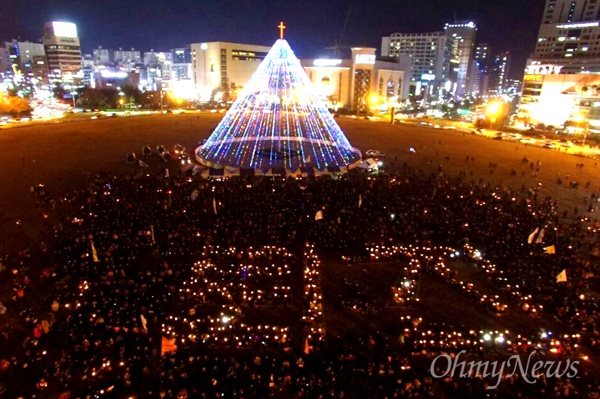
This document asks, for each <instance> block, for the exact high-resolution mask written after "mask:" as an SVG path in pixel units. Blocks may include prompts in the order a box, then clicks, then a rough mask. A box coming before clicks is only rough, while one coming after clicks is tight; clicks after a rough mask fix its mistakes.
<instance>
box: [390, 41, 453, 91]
mask: <svg viewBox="0 0 600 399" xmlns="http://www.w3.org/2000/svg"><path fill="white" fill-rule="evenodd" d="M450 48H451V47H450V43H449V42H448V38H447V37H446V35H445V34H444V32H430V33H393V34H391V35H390V36H388V37H383V38H382V41H381V55H382V56H384V57H399V56H408V57H409V59H410V65H411V68H410V76H409V77H408V82H407V83H408V85H407V90H408V93H409V94H410V95H411V96H412V95H417V96H424V97H428V95H429V96H431V95H433V96H436V95H437V94H438V92H439V90H440V89H441V88H446V89H449V88H450V85H449V68H450Z"/></svg>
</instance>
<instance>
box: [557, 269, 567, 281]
mask: <svg viewBox="0 0 600 399" xmlns="http://www.w3.org/2000/svg"><path fill="white" fill-rule="evenodd" d="M556 282H557V283H566V282H567V269H563V271H562V272H560V273H559V274H558V276H556Z"/></svg>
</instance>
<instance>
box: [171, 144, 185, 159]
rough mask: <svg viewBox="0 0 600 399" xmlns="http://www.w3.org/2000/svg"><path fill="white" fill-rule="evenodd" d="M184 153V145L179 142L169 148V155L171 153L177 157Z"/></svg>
mask: <svg viewBox="0 0 600 399" xmlns="http://www.w3.org/2000/svg"><path fill="white" fill-rule="evenodd" d="M184 154H185V147H184V146H182V145H181V144H175V145H174V146H173V149H172V150H171V155H173V158H179V157H180V156H182V155H184Z"/></svg>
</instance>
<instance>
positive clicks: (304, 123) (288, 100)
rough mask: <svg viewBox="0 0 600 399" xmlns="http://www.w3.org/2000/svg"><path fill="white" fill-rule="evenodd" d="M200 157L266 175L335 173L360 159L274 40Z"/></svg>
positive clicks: (291, 56)
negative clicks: (303, 170) (301, 171)
mask: <svg viewBox="0 0 600 399" xmlns="http://www.w3.org/2000/svg"><path fill="white" fill-rule="evenodd" d="M197 155H198V158H199V160H200V161H201V162H202V163H204V164H206V165H208V166H212V167H218V168H220V167H226V168H237V169H254V170H258V171H262V172H263V173H266V172H267V171H269V170H275V169H277V170H281V169H285V170H286V171H292V172H295V171H297V170H298V169H300V168H305V167H310V168H316V169H317V170H319V171H326V170H327V171H331V170H336V169H337V170H339V169H340V168H342V169H344V168H347V167H351V166H353V165H355V164H356V163H357V162H358V161H360V153H359V152H358V151H357V150H356V149H354V148H353V147H352V146H351V145H350V143H349V141H348V139H347V138H346V136H345V135H344V133H343V132H342V130H341V129H340V127H339V126H338V125H337V123H336V122H335V120H334V118H333V115H331V113H330V112H329V110H328V109H327V107H326V104H325V102H324V101H323V99H322V98H320V97H319V95H318V93H317V90H316V89H315V88H314V86H313V84H312V82H311V81H310V79H309V78H308V76H307V75H306V73H305V72H304V69H303V68H302V66H301V65H300V61H299V60H298V58H296V56H295V55H294V52H293V51H292V49H291V48H290V46H289V44H288V43H287V41H285V40H284V39H279V40H277V41H276V42H275V44H274V45H273V47H272V48H271V50H270V51H269V53H268V54H267V56H266V57H265V59H264V60H263V62H262V63H261V64H260V66H259V67H258V69H257V70H256V72H255V73H254V75H253V76H252V78H251V79H250V81H249V82H248V84H247V85H246V87H244V89H243V90H242V92H241V93H240V95H239V96H238V98H237V100H236V101H235V102H234V103H233V105H232V106H231V108H230V109H229V111H228V112H227V113H226V114H225V116H224V117H223V119H222V120H221V122H220V123H219V124H218V126H217V127H216V128H215V130H214V131H213V133H212V135H211V136H210V137H209V138H208V140H207V141H206V143H205V144H204V145H203V146H202V147H201V148H200V149H199V150H198V152H197Z"/></svg>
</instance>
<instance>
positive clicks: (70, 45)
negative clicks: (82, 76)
mask: <svg viewBox="0 0 600 399" xmlns="http://www.w3.org/2000/svg"><path fill="white" fill-rule="evenodd" d="M43 43H44V48H45V51H46V57H47V59H48V70H49V76H50V78H51V79H50V80H51V81H60V80H62V81H65V80H66V81H69V80H72V79H73V78H74V76H75V75H76V74H77V73H79V72H80V71H81V68H82V61H81V46H80V44H79V37H78V36H77V26H76V25H75V24H73V23H70V22H58V21H53V22H46V25H45V26H44V39H43Z"/></svg>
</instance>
